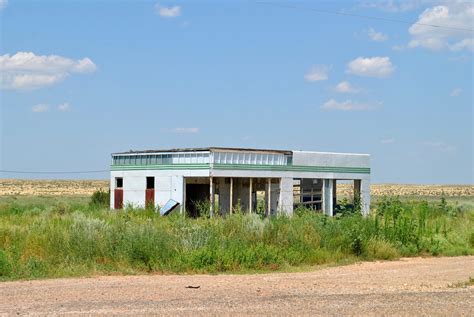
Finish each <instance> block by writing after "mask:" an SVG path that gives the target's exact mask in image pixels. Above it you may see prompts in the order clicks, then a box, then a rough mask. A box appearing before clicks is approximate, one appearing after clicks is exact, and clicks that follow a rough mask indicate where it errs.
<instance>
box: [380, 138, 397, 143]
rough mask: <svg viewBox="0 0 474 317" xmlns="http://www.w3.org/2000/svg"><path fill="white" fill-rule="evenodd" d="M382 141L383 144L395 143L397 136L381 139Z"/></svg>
mask: <svg viewBox="0 0 474 317" xmlns="http://www.w3.org/2000/svg"><path fill="white" fill-rule="evenodd" d="M380 143H382V144H393V143H395V138H388V139H382V140H381V141H380Z"/></svg>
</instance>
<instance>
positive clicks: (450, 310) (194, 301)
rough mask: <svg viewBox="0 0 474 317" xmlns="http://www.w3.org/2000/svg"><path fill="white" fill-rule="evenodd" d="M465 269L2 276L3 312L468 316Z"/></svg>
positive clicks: (456, 262)
mask: <svg viewBox="0 0 474 317" xmlns="http://www.w3.org/2000/svg"><path fill="white" fill-rule="evenodd" d="M469 277H474V256H471V257H452V258H409V259H408V258H406V259H401V260H399V261H392V262H364V263H359V264H353V265H347V266H339V267H331V268H324V269H319V270H315V271H311V272H302V273H269V274H249V275H228V274H225V275H145V276H100V277H92V278H70V279H51V280H36V281H19V282H3V283H0V314H1V315H18V314H20V315H23V314H130V315H136V314H159V315H165V314H166V315H191V314H192V315H196V314H198V315H208V314H211V315H218V314H219V315H242V314H244V315H295V314H296V315H312V316H315V315H341V314H342V315H364V316H368V315H372V316H380V315H430V316H433V315H444V316H456V315H458V316H459V315H465V316H468V315H471V316H473V315H474V287H473V286H468V285H466V282H468V281H469ZM189 286H193V287H199V288H189Z"/></svg>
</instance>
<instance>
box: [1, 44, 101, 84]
mask: <svg viewBox="0 0 474 317" xmlns="http://www.w3.org/2000/svg"><path fill="white" fill-rule="evenodd" d="M95 70H96V66H95V64H94V63H93V62H92V61H91V60H90V59H89V58H83V59H80V60H73V59H70V58H66V57H62V56H58V55H35V54H34V53H32V52H18V53H16V54H14V55H10V54H5V55H1V56H0V73H1V74H0V86H1V88H2V89H34V88H40V87H44V86H49V85H53V84H56V83H58V82H60V81H62V80H64V79H65V78H66V77H67V76H69V75H70V74H72V73H78V74H86V73H93V72H94V71H95Z"/></svg>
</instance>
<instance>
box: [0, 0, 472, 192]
mask: <svg viewBox="0 0 474 317" xmlns="http://www.w3.org/2000/svg"><path fill="white" fill-rule="evenodd" d="M272 3H274V5H268V4H261V3H258V2H256V1H228V2H219V1H166V2H165V1H163V2H150V1H149V2H141V1H121V2H115V1H74V2H65V1H56V2H52V1H14V0H9V1H8V2H6V1H5V0H0V7H1V11H0V23H1V40H0V44H1V46H0V71H1V73H2V76H1V82H0V84H1V87H0V88H1V90H0V94H1V96H0V102H1V112H0V113H1V117H0V124H1V128H0V133H1V135H0V137H1V148H0V150H1V161H0V166H1V168H0V169H2V170H21V171H84V170H106V169H108V168H109V165H110V153H112V152H118V151H126V150H129V149H154V148H158V149H159V148H169V147H197V146H210V145H212V146H243V147H257V148H279V149H301V150H315V151H335V152H362V153H370V154H371V155H372V177H373V182H376V183H387V182H393V183H468V184H472V183H473V179H474V169H473V112H472V108H473V90H472V85H473V78H472V77H473V71H474V70H473V49H474V40H473V34H474V32H472V31H469V30H470V29H474V25H473V21H474V5H473V4H469V3H467V2H452V1H450V2H443V1H422V0H419V1H403V2H396V1H377V2H369V1H364V2H361V1H354V2H351V1H337V2H329V1H327V2H323V1H306V2H297V3H296V2H291V6H294V7H293V8H290V7H286V5H288V4H290V2H277V1H275V2H272ZM313 9H314V10H325V11H331V12H344V13H349V14H356V15H364V16H372V17H377V18H386V19H391V20H402V21H411V22H418V23H419V24H413V23H394V22H389V21H384V20H378V19H368V18H360V17H352V16H347V15H346V16H345V15H333V14H328V13H320V12H319V11H314V10H313ZM421 24H434V25H442V26H447V27H451V28H434V27H429V26H426V25H421ZM453 28H456V29H453ZM460 29H462V30H460ZM466 29H467V30H466ZM107 176H108V174H107V173H96V174H86V175H77V174H61V175H52V174H41V175H29V174H12V173H1V174H0V177H27V178H33V177H35V178H38V177H39V178H50V177H60V178H71V177H74V178H75V177H81V178H105V177H107Z"/></svg>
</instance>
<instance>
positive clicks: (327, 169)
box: [111, 163, 370, 174]
mask: <svg viewBox="0 0 474 317" xmlns="http://www.w3.org/2000/svg"><path fill="white" fill-rule="evenodd" d="M210 168H211V166H210V164H208V163H203V164H163V165H112V166H111V170H112V171H120V170H183V169H193V170H202V169H210ZM212 169H216V170H257V171H282V172H313V173H318V172H320V173H355V174H370V168H369V167H337V166H302V165H251V164H214V165H213V167H212Z"/></svg>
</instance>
